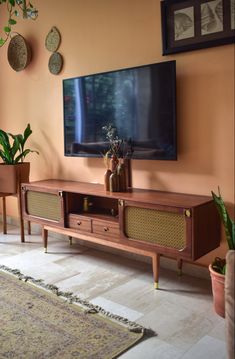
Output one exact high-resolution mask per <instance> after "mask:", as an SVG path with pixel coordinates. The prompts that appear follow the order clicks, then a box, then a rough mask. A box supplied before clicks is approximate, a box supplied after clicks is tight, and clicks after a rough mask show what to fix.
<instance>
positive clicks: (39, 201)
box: [27, 191, 61, 221]
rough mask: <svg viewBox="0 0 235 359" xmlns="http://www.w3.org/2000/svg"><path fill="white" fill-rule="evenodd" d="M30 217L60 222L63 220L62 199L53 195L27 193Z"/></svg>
mask: <svg viewBox="0 0 235 359" xmlns="http://www.w3.org/2000/svg"><path fill="white" fill-rule="evenodd" d="M27 212H28V214H29V215H32V216H36V217H40V218H45V219H49V220H52V221H59V220H60V219H61V206H60V197H59V196H57V195H56V194H52V193H43V192H34V191H28V192H27Z"/></svg>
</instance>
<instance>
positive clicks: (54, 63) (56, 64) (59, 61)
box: [48, 52, 63, 75]
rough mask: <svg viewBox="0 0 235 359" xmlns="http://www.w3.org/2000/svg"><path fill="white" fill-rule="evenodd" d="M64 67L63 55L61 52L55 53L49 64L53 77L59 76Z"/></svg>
mask: <svg viewBox="0 0 235 359" xmlns="http://www.w3.org/2000/svg"><path fill="white" fill-rule="evenodd" d="M62 66H63V57H62V55H61V54H60V53H59V52H54V53H53V54H52V55H51V56H50V58H49V63H48V68H49V71H50V72H51V73H52V74H53V75H57V74H59V73H60V71H61V70H62Z"/></svg>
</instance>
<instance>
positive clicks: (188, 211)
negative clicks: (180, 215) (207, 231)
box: [184, 209, 191, 218]
mask: <svg viewBox="0 0 235 359" xmlns="http://www.w3.org/2000/svg"><path fill="white" fill-rule="evenodd" d="M184 214H185V216H186V217H188V218H190V217H191V211H190V209H185V210H184Z"/></svg>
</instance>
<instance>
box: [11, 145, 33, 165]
mask: <svg viewBox="0 0 235 359" xmlns="http://www.w3.org/2000/svg"><path fill="white" fill-rule="evenodd" d="M33 152H34V153H37V154H38V155H39V152H38V151H33V150H30V149H28V148H27V149H26V150H24V151H23V152H22V153H20V154H19V156H17V157H16V159H15V163H18V162H20V161H22V162H23V161H24V158H25V156H27V155H28V154H29V153H33Z"/></svg>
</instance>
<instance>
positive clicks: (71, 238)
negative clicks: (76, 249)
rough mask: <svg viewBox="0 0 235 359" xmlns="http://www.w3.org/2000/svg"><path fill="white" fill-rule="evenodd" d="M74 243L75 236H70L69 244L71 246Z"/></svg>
mask: <svg viewBox="0 0 235 359" xmlns="http://www.w3.org/2000/svg"><path fill="white" fill-rule="evenodd" d="M72 244H73V237H71V236H69V245H70V246H71V245H72Z"/></svg>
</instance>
